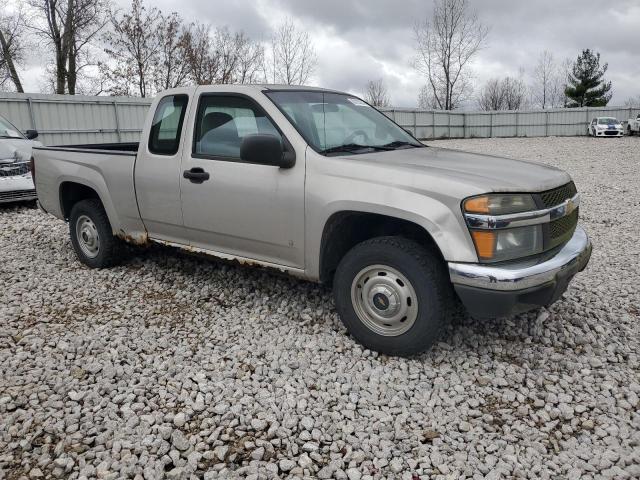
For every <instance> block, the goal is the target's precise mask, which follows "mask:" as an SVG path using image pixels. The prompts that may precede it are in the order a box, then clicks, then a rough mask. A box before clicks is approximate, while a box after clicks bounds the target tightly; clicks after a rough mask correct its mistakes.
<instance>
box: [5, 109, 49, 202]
mask: <svg viewBox="0 0 640 480" xmlns="http://www.w3.org/2000/svg"><path fill="white" fill-rule="evenodd" d="M37 136H38V132H36V131H35V130H27V132H26V135H23V134H22V132H20V130H18V129H17V128H16V127H15V126H14V125H13V124H12V123H11V122H9V120H7V119H6V118H4V117H2V116H0V203H9V202H22V201H30V200H35V199H36V198H37V196H36V189H35V186H34V184H33V179H32V178H31V168H30V163H29V161H30V159H31V149H32V147H35V146H41V145H42V144H41V143H40V142H37V141H34V139H35V138H37Z"/></svg>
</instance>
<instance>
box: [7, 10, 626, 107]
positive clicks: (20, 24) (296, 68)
mask: <svg viewBox="0 0 640 480" xmlns="http://www.w3.org/2000/svg"><path fill="white" fill-rule="evenodd" d="M8 1H9V0H0V53H1V55H0V89H5V90H6V89H11V90H15V91H17V92H23V91H24V88H23V82H22V79H21V77H20V73H19V72H20V67H21V66H23V65H24V64H25V63H26V57H27V54H28V53H29V52H30V51H31V50H32V49H38V50H40V51H41V52H47V53H48V55H49V59H48V60H49V61H48V63H47V67H46V73H45V77H44V82H43V85H41V89H42V90H43V91H47V92H52V93H59V94H70V95H74V94H86V95H100V94H107V95H126V96H128V95H135V96H141V97H150V96H154V95H155V94H156V93H157V92H159V91H162V90H165V89H168V88H175V87H180V86H187V85H206V84H225V83H281V84H289V85H302V84H305V83H308V82H309V81H310V79H311V78H312V76H313V73H314V71H315V69H316V66H317V56H316V50H315V46H314V44H313V42H312V40H311V38H310V36H309V34H308V33H307V32H305V31H303V30H301V29H299V28H298V27H297V26H296V24H295V23H294V22H293V21H292V20H287V21H285V22H284V23H282V24H281V25H279V26H278V27H277V28H276V29H275V31H274V32H273V34H272V35H271V37H270V38H268V39H266V40H264V39H261V40H256V39H252V38H250V37H249V36H248V35H247V34H246V33H244V32H243V31H242V30H237V31H235V30H233V29H231V28H229V27H226V26H223V27H213V26H212V25H209V24H207V23H201V22H191V23H190V22H186V21H185V20H184V19H183V18H182V17H181V16H180V15H179V14H178V13H176V12H172V13H169V14H166V13H164V12H162V11H161V10H159V9H158V8H155V7H149V6H147V5H146V4H145V3H144V0H132V1H131V5H130V7H129V8H127V9H115V8H114V6H113V4H112V0H23V1H21V2H20V3H18V4H17V5H18V6H17V8H13V10H11V9H9V8H8ZM14 2H15V0H14ZM14 4H15V3H14ZM489 34H490V29H489V27H487V26H486V25H484V24H482V22H480V20H479V18H478V16H477V14H476V13H475V12H474V11H473V10H472V9H471V7H470V5H469V3H468V1H467V0H436V1H435V3H434V8H433V12H432V14H431V15H430V16H429V17H428V18H427V19H426V20H425V21H423V22H419V23H417V24H416V25H415V26H414V45H415V57H414V60H413V62H412V66H413V68H414V69H415V70H416V71H417V72H418V73H419V74H420V75H421V77H422V78H423V79H424V82H425V83H424V86H423V87H422V88H421V89H420V93H419V96H418V98H417V103H418V105H419V107H421V108H426V109H441V110H453V109H456V108H460V107H461V106H469V105H470V104H473V103H475V104H476V105H477V107H478V108H480V109H483V110H515V109H519V108H524V107H536V108H543V109H544V108H553V107H578V106H604V105H606V104H607V103H608V102H609V100H610V99H611V90H612V85H611V82H609V81H607V80H606V79H605V78H604V77H605V74H606V72H607V68H608V65H607V64H606V63H604V64H601V59H600V54H599V53H597V52H593V51H591V50H589V49H586V50H584V51H583V52H581V53H580V55H579V56H578V57H577V59H576V60H575V61H571V60H568V59H565V60H564V61H558V60H557V59H556V58H555V57H554V55H553V54H552V53H551V52H549V51H546V50H545V51H543V52H542V53H541V54H540V56H539V58H538V60H537V62H536V64H535V65H534V66H533V68H532V72H531V75H530V76H529V80H525V72H524V70H523V69H521V70H520V72H519V74H518V75H515V76H509V75H507V76H503V77H495V78H492V79H490V80H488V81H487V82H486V83H485V84H484V85H482V86H481V88H480V89H477V91H474V83H475V82H474V77H473V70H472V63H473V61H474V59H475V58H476V57H477V56H478V54H479V53H480V52H481V51H482V50H483V49H484V48H486V47H487V39H488V37H489ZM45 56H46V54H45ZM364 96H365V97H366V99H367V100H368V101H369V103H371V104H372V105H374V106H378V107H385V106H389V105H390V104H391V99H390V95H389V92H388V89H387V86H386V84H385V82H384V80H383V79H377V80H371V81H369V82H368V83H367V85H365V86H364ZM634 102H635V103H637V102H638V98H633V99H629V100H628V101H627V103H629V104H632V103H634Z"/></svg>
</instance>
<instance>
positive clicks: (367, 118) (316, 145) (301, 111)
mask: <svg viewBox="0 0 640 480" xmlns="http://www.w3.org/2000/svg"><path fill="white" fill-rule="evenodd" d="M265 95H267V96H268V97H269V98H270V99H271V101H273V102H274V103H275V104H276V106H277V107H278V108H279V109H280V110H281V111H282V112H283V113H284V114H285V115H286V116H287V118H288V119H289V121H290V122H291V123H292V124H293V125H294V126H295V127H296V129H297V130H298V132H300V134H301V135H302V136H303V137H304V139H305V140H306V141H307V143H309V145H310V146H311V147H312V148H313V149H314V150H315V151H317V152H320V153H322V154H325V155H329V154H334V153H335V154H343V153H348V154H359V153H370V152H372V151H377V150H382V151H385V150H396V149H399V148H416V147H423V146H424V145H422V144H421V143H419V142H418V141H417V140H416V139H415V138H413V137H412V136H411V135H409V134H408V133H407V132H405V131H404V130H403V129H402V128H400V127H399V126H398V125H396V124H395V123H393V122H392V121H391V120H389V119H388V118H387V117H386V116H385V115H384V114H382V113H380V112H379V111H377V110H376V109H375V108H373V107H371V106H370V105H368V104H367V103H365V102H363V101H362V100H360V99H358V98H356V97H353V96H350V95H346V94H339V93H330V92H311V91H293V90H291V91H272V92H268V91H267V92H265Z"/></svg>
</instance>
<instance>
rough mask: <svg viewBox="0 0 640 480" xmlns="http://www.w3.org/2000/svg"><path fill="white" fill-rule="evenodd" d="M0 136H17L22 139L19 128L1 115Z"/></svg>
mask: <svg viewBox="0 0 640 480" xmlns="http://www.w3.org/2000/svg"><path fill="white" fill-rule="evenodd" d="M0 138H19V139H21V140H24V137H23V136H22V134H21V133H20V130H18V129H17V128H16V127H14V126H13V125H11V124H10V123H9V122H8V121H7V120H5V119H4V118H2V117H0Z"/></svg>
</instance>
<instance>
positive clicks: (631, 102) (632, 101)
mask: <svg viewBox="0 0 640 480" xmlns="http://www.w3.org/2000/svg"><path fill="white" fill-rule="evenodd" d="M624 106H625V107H635V108H638V107H640V95H636V96H635V97H629V98H627V99H626V100H625V101H624Z"/></svg>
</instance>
